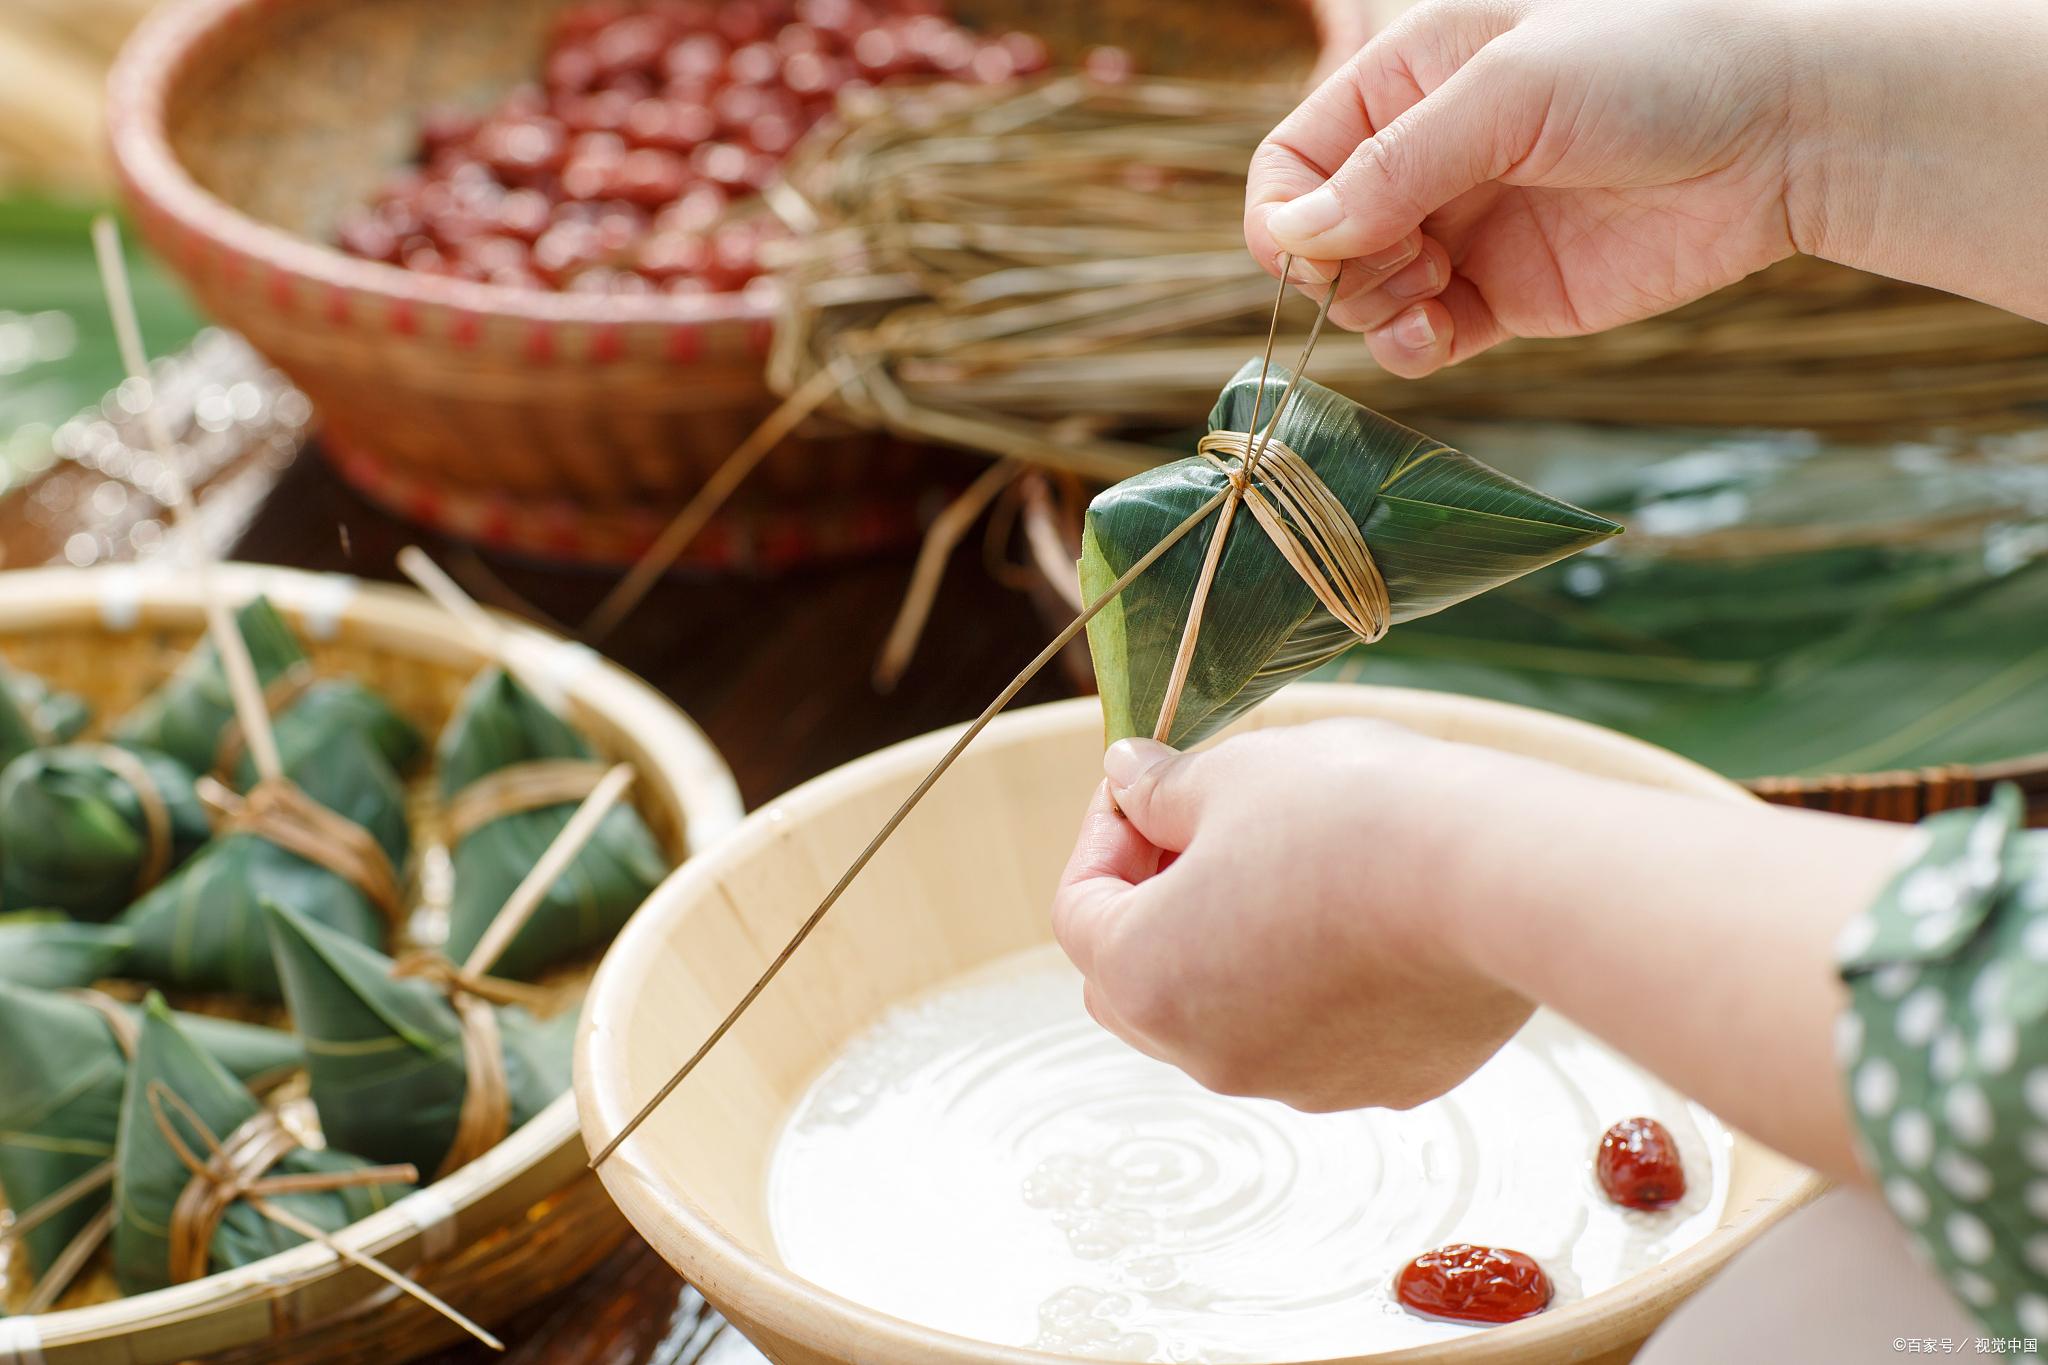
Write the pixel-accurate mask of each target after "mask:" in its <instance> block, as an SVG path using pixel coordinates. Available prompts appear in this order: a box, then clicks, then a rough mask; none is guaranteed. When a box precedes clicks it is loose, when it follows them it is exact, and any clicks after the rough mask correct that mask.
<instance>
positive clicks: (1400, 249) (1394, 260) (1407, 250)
mask: <svg viewBox="0 0 2048 1365" xmlns="http://www.w3.org/2000/svg"><path fill="white" fill-rule="evenodd" d="M1421 250H1422V239H1421V238H1420V237H1417V236H1416V235H1415V234H1413V233H1410V234H1409V235H1408V236H1407V237H1405V238H1403V239H1402V240H1400V241H1398V242H1396V243H1394V244H1393V245H1392V246H1390V247H1388V248H1387V249H1386V250H1385V251H1382V252H1381V253H1380V254H1379V255H1377V256H1366V257H1363V258H1361V259H1362V260H1363V263H1364V265H1365V268H1366V269H1367V270H1370V271H1372V272H1373V273H1374V274H1375V275H1377V274H1379V273H1380V272H1381V271H1385V270H1393V269H1395V268H1396V267H1398V266H1404V265H1406V264H1408V262H1410V261H1412V260H1414V259H1415V254H1416V253H1417V252H1418V251H1421Z"/></svg>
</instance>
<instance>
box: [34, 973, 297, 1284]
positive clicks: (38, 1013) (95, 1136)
mask: <svg viewBox="0 0 2048 1365" xmlns="http://www.w3.org/2000/svg"><path fill="white" fill-rule="evenodd" d="M120 1008H121V1011H122V1012H123V1013H125V1014H127V1015H128V1016H129V1017H130V1018H132V1019H135V1020H136V1021H137V1022H138V1023H139V1022H140V1019H141V1014H140V1011H138V1010H137V1009H136V1008H135V1007H134V1006H122V1007H120ZM180 1023H181V1025H182V1026H183V1027H184V1029H185V1030H186V1031H187V1033H188V1034H189V1035H190V1037H191V1040H192V1043H193V1044H194V1046H196V1047H197V1048H199V1049H201V1050H202V1051H203V1052H204V1053H205V1054H206V1055H207V1056H209V1057H210V1058H211V1059H213V1061H214V1063H215V1064H216V1065H219V1066H221V1067H224V1068H225V1069H226V1070H227V1071H228V1072H229V1073H230V1074H231V1075H233V1076H236V1077H239V1078H241V1079H243V1080H255V1079H258V1078H266V1077H271V1076H275V1075H277V1074H278V1073H281V1072H284V1071H287V1070H289V1069H291V1068H293V1067H295V1066H297V1065H298V1064H299V1060H300V1053H299V1045H298V1040H297V1039H295V1038H293V1037H292V1036H291V1035H290V1034H289V1033H282V1032H279V1031H278V1030H276V1029H267V1028H259V1027H257V1026H256V1025H254V1024H241V1023H236V1022H234V1021H232V1020H227V1019H210V1018H206V1017H204V1016H198V1015H186V1016H181V1017H180ZM0 1038H6V1039H10V1040H14V1041H16V1042H20V1041H23V1040H32V1045H31V1046H8V1047H0V1189H4V1190H5V1191H6V1199H7V1203H8V1205H9V1207H11V1208H13V1209H14V1210H15V1211H16V1212H20V1211H22V1210H25V1209H28V1208H31V1207H33V1206H34V1205H35V1204H37V1203H39V1202H40V1201H42V1200H44V1199H47V1198H49V1197H50V1196H52V1195H54V1194H56V1193H57V1192H58V1191H60V1190H62V1189H64V1188H65V1187H66V1186H68V1185H70V1184H71V1183H72V1182H74V1181H76V1180H78V1179H79V1178H80V1177H82V1176H85V1175H87V1174H89V1173H90V1172H91V1171H93V1170H94V1169H95V1168H96V1167H98V1166H100V1165H103V1164H104V1163H106V1162H107V1161H109V1160H111V1159H112V1158H113V1156H114V1149H115V1135H116V1131H117V1129H118V1127H119V1124H120V1115H121V1096H122V1090H123V1087H124V1086H125V1084H126V1081H127V1077H128V1059H127V1057H126V1056H125V1055H124V1054H123V1053H122V1051H121V1047H120V1044H119V1043H118V1042H117V1041H116V1040H115V1037H114V1033H113V1030H112V1029H111V1028H110V1027H109V1026H108V1023H107V1020H106V1017H105V1016H104V1015H102V1014H101V1013H100V1011H99V1010H97V1009H95V1008H93V1007H92V1006H90V1005H88V1004H86V1003H84V1002H83V1001H81V1000H79V999H77V998H76V997H74V996H71V995H63V994H57V993H54V992H47V991H36V990H24V989H19V988H15V987H11V986H6V985H0ZM106 1204H107V1194H106V1191H105V1190H101V1191H100V1192H99V1193H97V1194H96V1195H93V1196H90V1197H88V1198H85V1199H82V1200H80V1201H79V1202H77V1203H75V1204H71V1205H69V1206H68V1207H66V1208H65V1209H64V1210H63V1211H62V1212H61V1213H59V1214H57V1215H55V1217H54V1218H53V1219H52V1220H51V1221H49V1222H47V1223H44V1224H42V1225H41V1226H39V1227H36V1228H32V1229H31V1230H30V1231H29V1233H28V1235H27V1236H26V1237H25V1238H24V1239H23V1245H24V1246H25V1248H26V1249H27V1252H28V1258H29V1265H30V1268H31V1269H32V1270H33V1271H35V1272H36V1273H41V1272H42V1271H43V1270H45V1269H47V1268H48V1266H49V1264H50V1262H51V1261H52V1260H53V1259H55V1257H56V1256H57V1254H58V1253H59V1252H61V1251H62V1250H63V1249H64V1246H65V1244H66V1243H68V1242H70V1241H71V1239H72V1238H73V1237H75V1236H77V1235H78V1233H79V1231H80V1230H81V1229H82V1228H84V1227H85V1225H86V1224H87V1223H90V1222H91V1221H92V1220H93V1218H94V1216H95V1215H96V1214H98V1212H99V1211H100V1210H101V1209H103V1208H105V1207H106Z"/></svg>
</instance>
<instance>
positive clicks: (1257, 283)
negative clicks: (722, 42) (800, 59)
mask: <svg viewBox="0 0 2048 1365" xmlns="http://www.w3.org/2000/svg"><path fill="white" fill-rule="evenodd" d="M1297 96H1298V92H1297V91H1295V90H1293V89H1289V88H1274V89H1270V90H1263V89H1257V88H1248V87H1245V86H1241V85H1211V84H1202V83H1191V82H1182V81H1143V82H1137V83H1131V84H1123V85H1103V84H1091V83H1089V82H1087V81H1085V80H1082V79H1080V78H1066V79H1057V80H1053V81H1051V82H1048V83H1045V84H1041V85H1038V86H1036V87H1033V88H1030V89H1027V90H1021V91H1020V90H1015V89H1011V90H1009V91H985V92H977V93H976V94H975V95H973V96H966V97H955V98H951V99H944V98H937V97H932V98H924V99H902V100H898V101H896V102H894V103H892V104H888V105H881V106H878V107H877V108H876V109H875V110H874V111H873V113H872V114H871V115H870V116H868V117H865V118H861V119H857V120H855V121H853V122H852V124H851V126H850V127H849V128H848V130H847V131H845V132H844V133H843V134H841V135H840V136H839V137H838V138H837V139H836V140H834V141H831V142H829V143H826V144H823V145H820V146H816V147H813V148H811V149H810V151H809V153H808V154H807V155H806V156H804V157H802V158H801V159H800V160H799V161H798V163H797V164H796V165H795V166H793V167H792V168H791V171H790V178H791V184H790V187H789V189H788V190H787V191H786V192H784V193H782V194H781V195H780V196H779V197H778V199H777V201H776V202H777V207H778V209H779V211H780V212H781V213H782V214H783V216H784V217H785V218H786V219H787V220H788V221H789V222H790V223H791V224H792V225H793V226H795V227H796V228H797V229H798V235H799V238H800V241H799V243H798V244H797V245H796V246H795V247H794V248H793V253H794V255H793V259H791V260H789V262H788V264H787V269H786V271H785V273H784V279H785V282H786V284H787V299H786V304H785V311H784V315H783V317H782V319H781V325H780V328H779V332H778V344H777V348H776V351H775V353H774V355H773V357H772V362H771V371H770V378H771V381H772V382H774V383H775V385H776V386H777V387H778V388H781V389H783V390H785V391H789V390H793V389H795V388H796V387H798V386H799V385H801V384H802V383H803V382H804V381H805V380H806V378H808V377H809V376H810V375H812V374H814V373H816V372H817V371H819V370H821V369H825V368H828V367H830V366H832V365H833V364H834V363H839V364H842V365H849V366H853V367H857V370H858V377H857V379H856V380H855V381H854V382H852V383H849V384H846V385H843V386H842V388H841V391H840V393H839V394H838V395H837V397H836V398H835V400H834V402H835V405H836V407H837V408H838V409H839V410H840V411H841V412H842V414H843V415H846V416H849V417H851V418H853V419H854V420H857V421H860V422H863V423H865V424H868V425H872V426H880V427H887V428H890V429H893V430H896V431H899V432H902V433H905V434H909V435H914V436H918V437H923V438H926V439H930V440H935V441H940V442H945V443H950V444H956V445H964V446H967V447H970V448H973V449H977V450H980V451H983V452H986V453H988V454H992V455H997V456H1003V457H1008V458H1014V459H1020V460H1024V461H1028V462H1031V463H1034V464H1040V465H1045V466H1049V467H1053V468H1059V469H1066V470H1070V471H1074V472H1079V473H1083V474H1088V475H1094V476H1097V477H1103V478H1117V477H1121V476H1122V475H1123V474H1127V473H1129V472H1130V471H1131V470H1132V469H1133V468H1135V467H1140V466H1142V465H1146V464H1150V463H1153V462H1155V461H1156V459H1157V454H1156V452H1154V451H1152V450H1149V449H1145V448H1143V447H1142V446H1139V445H1134V444H1133V443H1132V442H1131V441H1130V440H1128V439H1124V438H1130V437H1138V438H1142V437H1143V436H1144V435H1145V434H1146V433H1147V432H1148V429H1151V430H1156V429H1178V428H1180V427H1183V426H1185V425H1186V423H1187V422H1188V420H1189V415H1190V414H1191V413H1198V412H1200V411H1202V410H1203V408H1204V406H1205V405H1206V404H1207V402H1208V401H1209V398H1210V397H1211V396H1213V395H1214V394H1215V392H1216V390H1217V389H1218V387H1219V386H1220V385H1221V384H1222V383H1223V382H1224V381H1225V380H1227V379H1228V378H1229V376H1230V374H1231V372H1232V371H1233V370H1234V369H1235V368H1236V366H1237V365H1238V364H1240V363H1241V362H1242V361H1243V359H1244V357H1245V355H1246V354H1248V353H1250V352H1252V351H1254V350H1255V349H1256V348H1257V347H1258V345H1259V344H1260V343H1262V342H1263V340H1264V327H1265V323H1266V308H1267V303H1268V297H1267V291H1268V290H1269V289H1270V287H1271V286H1270V281H1268V280H1267V279H1266V278H1265V277H1264V276H1263V275H1261V274H1260V273H1259V272H1258V269H1257V267H1255V266H1254V265H1253V264H1252V262H1251V260H1250V259H1249V258H1248V257H1247V255H1246V254H1245V251H1244V246H1243V242H1242V238H1241V235H1240V227H1239V224H1240V221H1241V217H1242V211H1243V195H1244V174H1245V169H1246V165H1247V163H1248V160H1249V158H1250V155H1251V153H1252V150H1253V149H1254V148H1255V147H1256V146H1257V144H1258V142H1259V140H1260V139H1261V138H1262V137H1263V136H1264V135H1265V133H1266V132H1267V131H1268V130H1269V129H1270V128H1271V127H1272V126H1273V125H1274V124H1275V123H1276V122H1277V121H1278V120H1279V119H1280V118H1281V117H1282V116H1283V115H1284V114H1285V113H1286V112H1287V110H1288V109H1289V108H1290V107H1291V105H1292V103H1293V102H1294V100H1295V99H1296V98H1297ZM1288 340H1290V339H1289V338H1283V345H1285V344H1286V343H1287V341H1288ZM1323 355H1324V357H1325V359H1324V361H1323V364H1322V369H1323V373H1322V377H1323V378H1324V379H1325V380H1326V382H1328V383H1329V384H1330V385H1331V386H1332V387H1335V388H1338V389H1340V390H1341V391H1343V392H1345V393H1346V394H1349V395H1350V396H1352V397H1354V398H1357V399H1359V400H1360V401H1362V402H1364V403H1366V404H1368V405H1369V406H1372V407H1375V408H1383V409H1385V410H1387V411H1390V412H1393V413H1395V414H1398V415H1401V416H1403V417H1407V418H1413V419H1434V418H1440V417H1445V416H1449V417H1455V418H1462V419H1470V418H1479V417H1485V418H1516V419H1523V418H1546V419H1568V420H1574V421H1591V422H1615V423H1631V424H1636V423H1680V424H1691V423H1697V424H1703V425H1709V426H1724V427H1725V426H1752V425H1754V426H1772V427H1813V428H1823V429H1833V430H1896V428H1897V427H1898V425H1899V424H1901V423H1926V422H1943V423H1952V422H1967V423H1969V424H1972V425H1978V426H2001V425H2002V426H2017V425H2022V424H2024V423H2025V422H2026V421H2027V420H2028V418H2029V415H2030V414H2029V413H2028V412H2027V409H2028V407H2029V406H2030V405H2038V404H2039V403H2041V402H2042V401H2044V400H2048V329H2043V328H2041V327H2040V326H2038V325H2037V324H2034V323H2031V322H2027V321H2025V320H2023V319H2019V318H2016V317H2013V316H2011V315H2009V314H2006V313H2002V312H2000V311H1998V310H1997V309H1993V308H1990V307H1987V306H1986V305H1983V304H1979V303H1975V302H1972V301H1970V300H1967V299H1960V298H1956V297H1953V296H1951V295H1946V294H1940V293H1936V292H1934V291H1931V290H1925V289H1920V288H1917V287H1914V286H1910V285H1902V284H1897V283H1895V282H1891V281H1886V280H1881V279H1878V278H1876V277H1874V276H1869V275H1864V274H1861V273H1859V272H1856V271H1851V270H1848V269H1845V268H1842V267H1839V266H1834V265H1830V264H1827V263H1825V262H1821V261H1816V260H1811V259H1805V258H1800V259H1795V260H1791V261H1787V262H1784V263H1782V264H1781V265H1779V266H1777V267H1775V268H1773V269H1771V270H1769V271H1766V272H1764V273H1762V274H1760V275H1758V276H1755V277H1752V278H1751V279H1750V280H1748V281H1745V282H1744V283H1742V284H1740V285H1738V286H1736V287H1734V288H1732V289H1729V290H1724V291H1722V292H1721V293H1720V294H1717V295H1715V296H1713V297H1711V298H1709V299H1705V300H1702V301H1701V302H1699V303H1697V304H1694V305H1692V306H1690V307H1688V308H1685V309H1682V310H1680V311H1678V312H1675V313H1672V314H1669V315H1667V316H1665V317H1662V318H1658V319H1653V320H1651V321H1648V322H1644V323H1640V324H1637V325H1635V326H1632V327H1626V328H1622V329H1619V330H1617V331H1614V332H1610V333H1606V334H1603V335H1600V336H1595V337H1582V338H1574V339H1567V340H1547V341H1526V342H1518V343H1511V344H1509V345H1507V346H1503V347H1501V348H1499V349H1498V350H1496V351H1494V352H1492V353H1489V354H1488V355H1485V356H1482V357H1479V358H1478V359H1475V360H1473V361H1471V362H1468V363H1467V364H1464V365H1461V366H1458V367H1455V368H1454V369H1451V370H1448V371H1445V372H1444V373H1442V374H1439V375H1437V376H1435V377H1433V378H1431V379H1429V380H1426V381H1421V382H1415V381H1408V380H1400V379H1395V378H1393V377H1391V376H1388V375H1386V374H1385V373H1384V372H1382V371H1380V370H1379V369H1377V367H1375V366H1374V365H1373V363H1372V361H1371V360H1370V358H1369V357H1368V356H1367V354H1366V352H1365V349H1364V348H1363V347H1361V346H1356V345H1350V346H1346V345H1332V346H1330V347H1327V348H1325V350H1324V352H1323ZM2034 415H2035V416H2037V414H2034Z"/></svg>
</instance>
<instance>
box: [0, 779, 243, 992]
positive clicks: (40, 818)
mask: <svg viewBox="0 0 2048 1365" xmlns="http://www.w3.org/2000/svg"><path fill="white" fill-rule="evenodd" d="M212 835H213V828H212V826H211V825H210V824H209V823H208V821H207V818H206V809H205V807H203V806H202V805H200V803H199V798H198V796H197V795H196V794H195V793H194V792H193V790H192V774H191V772H189V771H188V770H187V769H186V768H185V766H184V765H183V764H181V763H179V762H178V761H177V760H176V759H174V758H170V757H168V756H167V755H164V754H157V753H150V752H148V751H146V750H131V749H123V748H119V747H116V746H114V745H109V744H69V745H60V746H57V747H55V748H49V749H36V750H33V751H31V752H29V753H26V754H23V755H22V756H21V757H20V758H17V759H16V760H14V762H12V763H10V764H8V765H7V767H6V769H5V771H0V907H9V908H18V909H30V908H35V909H53V910H62V911H65V912H66V913H67V914H71V915H75V916H77V917H78V918H79V919H87V920H107V919H112V918H113V917H114V916H115V915H118V914H119V913H120V912H121V911H122V910H123V909H124V908H125V907H126V906H127V905H128V904H129V902H131V901H133V900H134V899H135V898H136V897H137V896H138V895H140V894H141V893H142V892H144V891H147V890H148V889H149V888H150V887H152V886H154V885H156V883H158V882H159V881H162V880H163V878H164V876H165V874H167V873H169V872H171V871H172V870H173V869H175V868H176V867H177V866H178V865H179V864H180V863H182V862H184V861H185V860H186V859H187V858H189V857H191V856H192V854H193V853H194V852H195V851H196V850H197V849H198V848H199V846H200V845H201V844H204V843H205V842H206V841H207V840H208V839H209V838H211V837H212ZM5 970H6V969H5V967H4V966H0V972H4V971H5Z"/></svg>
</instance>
